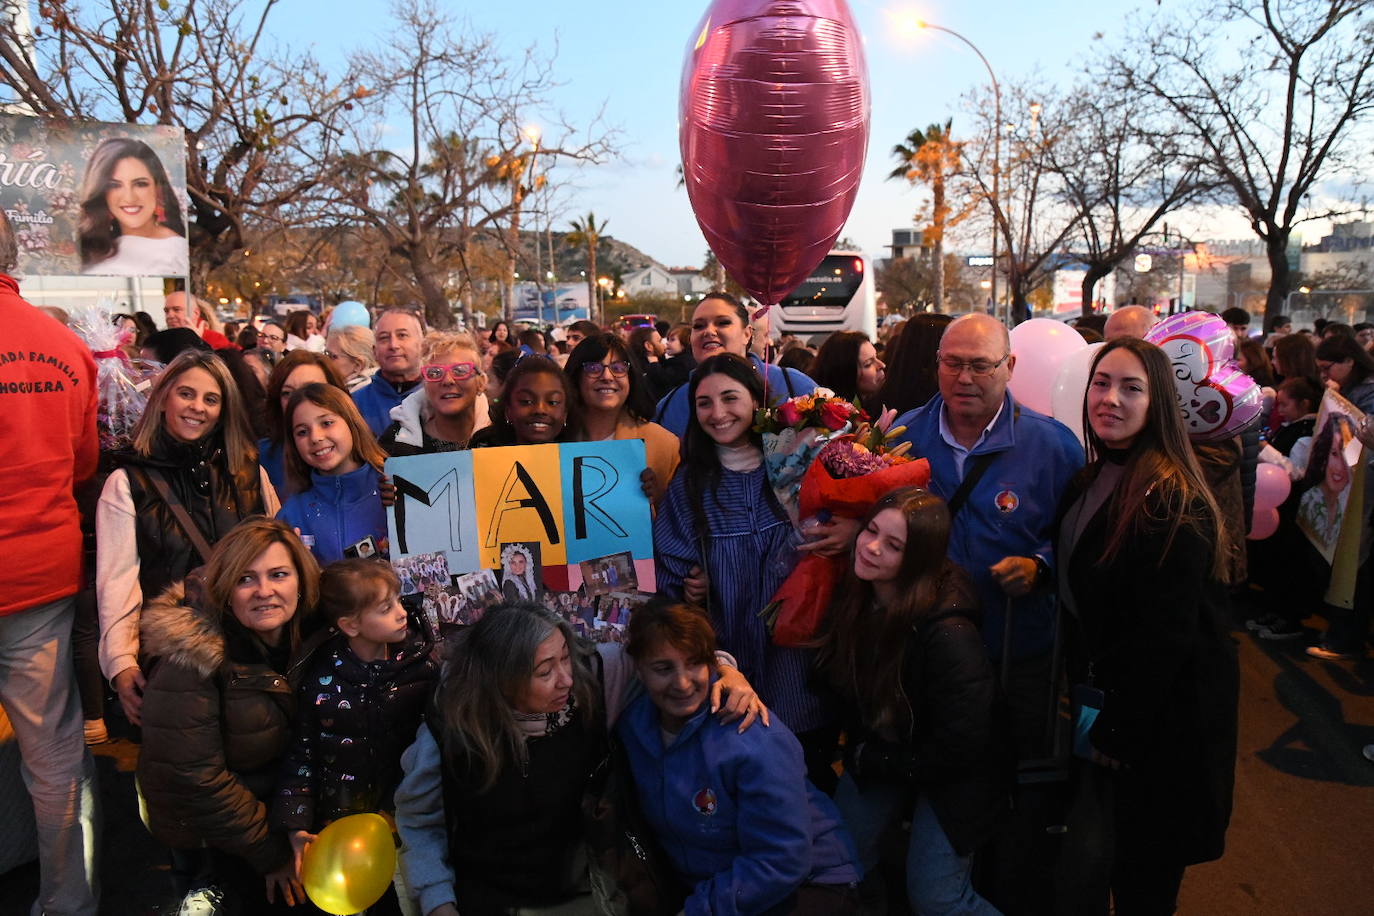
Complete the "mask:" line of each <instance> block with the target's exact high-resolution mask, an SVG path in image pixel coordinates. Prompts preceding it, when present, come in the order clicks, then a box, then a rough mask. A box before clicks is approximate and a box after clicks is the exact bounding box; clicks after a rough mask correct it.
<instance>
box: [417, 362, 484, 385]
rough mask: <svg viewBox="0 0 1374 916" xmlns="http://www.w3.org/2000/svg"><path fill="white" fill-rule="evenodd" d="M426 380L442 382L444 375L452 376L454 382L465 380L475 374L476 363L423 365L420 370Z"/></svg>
mask: <svg viewBox="0 0 1374 916" xmlns="http://www.w3.org/2000/svg"><path fill="white" fill-rule="evenodd" d="M420 374H421V375H422V376H424V379H425V381H427V382H442V381H443V380H444V377H445V376H449V375H451V376H453V380H454V381H455V382H466V381H467V380H468V379H470V378H472V377H473V376H474V375H476V374H477V364H476V363H453V364H452V365H448V366H440V365H437V364H436V365H432V366H425V367H424V368H423V369H421V370H420Z"/></svg>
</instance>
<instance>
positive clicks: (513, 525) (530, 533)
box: [472, 445, 568, 567]
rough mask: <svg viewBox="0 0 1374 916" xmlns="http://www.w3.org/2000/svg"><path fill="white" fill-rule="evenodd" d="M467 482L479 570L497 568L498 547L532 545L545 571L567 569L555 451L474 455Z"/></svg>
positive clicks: (531, 448)
mask: <svg viewBox="0 0 1374 916" xmlns="http://www.w3.org/2000/svg"><path fill="white" fill-rule="evenodd" d="M472 455H473V481H474V483H475V484H476V489H477V512H478V516H477V526H478V531H479V532H480V534H481V538H482V561H483V565H484V566H488V567H494V566H497V565H499V557H498V554H499V552H500V545H502V544H508V543H511V542H513V541H537V542H539V544H540V545H541V550H542V555H541V561H542V563H543V564H544V565H546V566H561V565H563V564H565V563H567V562H568V561H567V551H566V548H565V546H564V543H563V540H564V534H563V512H562V506H563V487H562V481H561V480H560V477H559V465H558V446H557V445H524V446H513V447H508V448H492V449H477V450H476V451H474V452H473V453H472Z"/></svg>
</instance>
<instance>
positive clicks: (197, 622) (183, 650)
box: [138, 519, 319, 913]
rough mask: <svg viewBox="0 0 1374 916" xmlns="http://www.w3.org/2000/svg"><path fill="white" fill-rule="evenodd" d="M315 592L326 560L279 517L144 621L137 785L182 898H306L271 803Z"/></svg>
mask: <svg viewBox="0 0 1374 916" xmlns="http://www.w3.org/2000/svg"><path fill="white" fill-rule="evenodd" d="M318 589H319V566H318V565H317V564H316V563H315V558H314V557H313V556H312V555H311V553H310V551H309V550H308V549H306V547H305V545H303V544H302V543H301V541H300V538H298V537H296V535H295V533H294V532H292V531H291V529H290V528H288V527H287V526H286V525H285V524H284V523H282V522H279V521H275V520H270V519H250V520H248V521H246V522H244V523H243V524H241V525H240V526H239V527H237V528H235V529H234V530H233V531H231V532H230V533H229V534H227V535H226V536H225V537H224V538H223V539H222V540H221V541H220V542H219V544H217V545H216V547H215V549H214V551H213V553H212V554H211V557H210V562H209V564H208V565H207V566H206V567H205V569H204V571H203V572H201V571H199V570H198V571H197V572H196V573H193V574H192V575H191V576H188V577H187V579H186V581H185V582H184V583H177V584H176V585H173V586H172V587H171V588H169V589H168V590H167V591H166V592H164V593H163V594H162V596H161V597H159V598H158V599H156V600H154V601H151V602H149V603H148V605H147V607H146V608H145V610H144V613H143V617H142V621H141V629H142V636H143V642H144V647H145V649H146V650H147V653H148V655H149V657H150V658H151V659H152V663H151V666H150V671H151V674H150V675H149V678H148V685H147V690H146V693H145V696H144V701H143V713H144V715H143V720H144V721H143V747H142V751H141V753H140V755H139V761H138V786H139V789H140V791H141V793H142V795H143V797H144V799H145V801H146V802H147V815H148V829H149V830H150V831H151V832H152V834H153V836H154V837H156V838H157V839H158V840H159V841H161V842H162V843H165V844H166V845H168V846H170V847H171V848H172V850H173V877H174V879H175V880H176V881H177V882H178V890H179V891H181V892H182V893H185V892H187V891H195V890H196V889H197V888H198V887H204V888H208V889H212V890H213V893H214V895H216V896H221V895H222V896H223V897H225V898H227V900H225V903H229V904H232V907H231V910H230V911H231V912H232V911H234V910H235V909H240V910H242V911H243V912H246V913H262V912H268V911H269V910H270V906H271V904H272V902H273V901H274V899H275V898H276V897H277V896H278V894H280V896H281V897H283V898H284V899H285V900H286V901H287V902H291V901H296V902H299V901H300V900H302V899H303V895H302V893H301V888H300V884H299V882H298V881H297V880H296V873H295V863H294V861H293V857H292V853H291V847H290V844H289V843H288V841H287V838H286V836H285V834H283V833H282V832H280V831H278V830H274V829H272V827H271V826H270V824H269V823H268V818H267V807H266V805H267V801H268V799H269V798H270V796H271V795H272V793H273V791H274V790H275V788H276V784H277V778H278V776H279V774H280V769H281V760H282V755H283V754H284V753H285V752H286V747H287V744H288V743H289V741H290V739H291V732H292V720H293V719H294V716H295V706H296V704H295V696H294V694H293V692H292V690H291V688H290V686H289V683H288V677H289V674H290V672H291V670H292V659H293V658H296V657H298V656H299V655H300V649H301V633H302V630H303V628H305V627H308V620H307V619H306V618H308V617H309V616H310V613H311V610H312V609H313V607H314V605H315V602H316V598H317V594H318ZM264 882H265V883H264ZM264 888H265V889H266V896H264Z"/></svg>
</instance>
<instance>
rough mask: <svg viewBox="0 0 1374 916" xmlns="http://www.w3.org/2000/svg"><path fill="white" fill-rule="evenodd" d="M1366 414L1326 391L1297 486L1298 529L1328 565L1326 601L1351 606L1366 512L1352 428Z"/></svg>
mask: <svg viewBox="0 0 1374 916" xmlns="http://www.w3.org/2000/svg"><path fill="white" fill-rule="evenodd" d="M1363 416H1364V414H1363V413H1362V412H1361V411H1360V409H1359V408H1358V407H1356V406H1355V405H1354V404H1351V403H1350V402H1349V401H1347V400H1346V399H1345V398H1343V397H1341V396H1340V395H1338V394H1336V393H1335V392H1334V391H1328V392H1326V394H1325V396H1323V398H1322V404H1321V409H1320V411H1318V413H1317V422H1316V426H1315V428H1314V431H1313V436H1312V446H1311V450H1310V451H1309V452H1308V456H1307V471H1306V473H1305V474H1304V475H1303V478H1302V480H1301V481H1299V483H1298V488H1299V490H1300V492H1301V493H1302V495H1301V496H1300V497H1299V501H1298V527H1299V528H1300V529H1302V531H1303V533H1304V534H1306V535H1307V538H1308V540H1309V541H1311V542H1312V546H1314V547H1316V548H1317V551H1318V552H1319V553H1320V554H1321V555H1322V558H1323V559H1324V560H1326V562H1328V563H1330V564H1331V582H1330V585H1329V586H1328V588H1327V593H1326V600H1327V601H1328V602H1330V603H1331V604H1334V605H1337V606H1339V607H1345V608H1349V607H1351V606H1352V602H1353V600H1354V593H1355V575H1356V571H1357V568H1358V566H1359V562H1358V561H1359V547H1360V528H1361V522H1362V520H1363V512H1364V490H1365V487H1367V486H1369V481H1368V480H1366V479H1365V456H1364V446H1363V445H1361V443H1360V440H1359V439H1357V438H1355V429H1356V428H1357V427H1358V426H1359V422H1360V419H1361V418H1362V417H1363Z"/></svg>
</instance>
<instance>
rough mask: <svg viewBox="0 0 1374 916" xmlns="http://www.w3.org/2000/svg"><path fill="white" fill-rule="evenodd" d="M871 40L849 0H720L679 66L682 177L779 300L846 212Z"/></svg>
mask: <svg viewBox="0 0 1374 916" xmlns="http://www.w3.org/2000/svg"><path fill="white" fill-rule="evenodd" d="M868 121H869V90H868V71H867V67H866V66H865V64H864V54H863V44H862V40H861V39H860V36H859V31H858V28H857V27H856V26H855V24H854V19H853V17H852V16H851V15H850V13H849V7H848V5H847V4H846V3H845V0H715V2H714V3H712V4H711V6H710V7H709V8H708V9H707V10H706V15H705V17H704V18H703V19H702V21H701V24H700V26H699V27H698V28H697V31H696V32H695V33H694V34H693V43H692V46H691V47H689V48H688V51H687V60H686V62H685V65H684V67H683V71H682V87H681V96H680V120H679V125H678V130H679V136H678V140H679V143H680V145H681V149H682V167H683V177H684V179H685V181H686V185H687V196H688V198H689V199H690V200H691V202H692V210H693V212H694V213H695V214H696V217H697V223H698V224H699V225H700V226H701V231H702V233H703V234H704V235H705V236H706V242H707V244H708V245H710V246H711V250H712V251H714V252H715V253H716V257H717V258H719V259H720V262H721V264H722V265H723V266H724V267H725V269H726V270H727V271H729V273H730V276H731V277H733V278H734V279H735V280H736V281H737V282H738V283H739V284H740V285H741V286H743V287H744V288H745V289H746V290H747V291H748V292H749V294H750V295H751V296H753V297H754V298H755V299H757V300H758V301H760V302H762V303H764V304H765V305H773V304H776V303H777V302H780V301H781V300H782V298H783V297H784V296H786V295H787V294H788V293H790V292H791V291H792V290H793V289H795V288H796V287H797V285H798V284H800V283H801V282H802V281H803V280H805V279H806V278H807V276H809V275H810V273H811V271H812V270H813V269H814V268H815V267H816V265H817V264H819V263H820V262H821V259H822V258H824V257H825V255H826V254H827V253H828V252H829V251H830V246H831V245H833V244H834V242H835V239H836V238H838V237H839V234H840V231H841V230H842V229H843V228H844V224H845V220H847V219H848V218H849V211H850V208H851V207H852V206H853V205H854V197H855V195H856V194H857V193H858V190H859V177H860V175H861V174H862V172H863V165H864V154H865V152H866V151H867V147H868Z"/></svg>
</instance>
